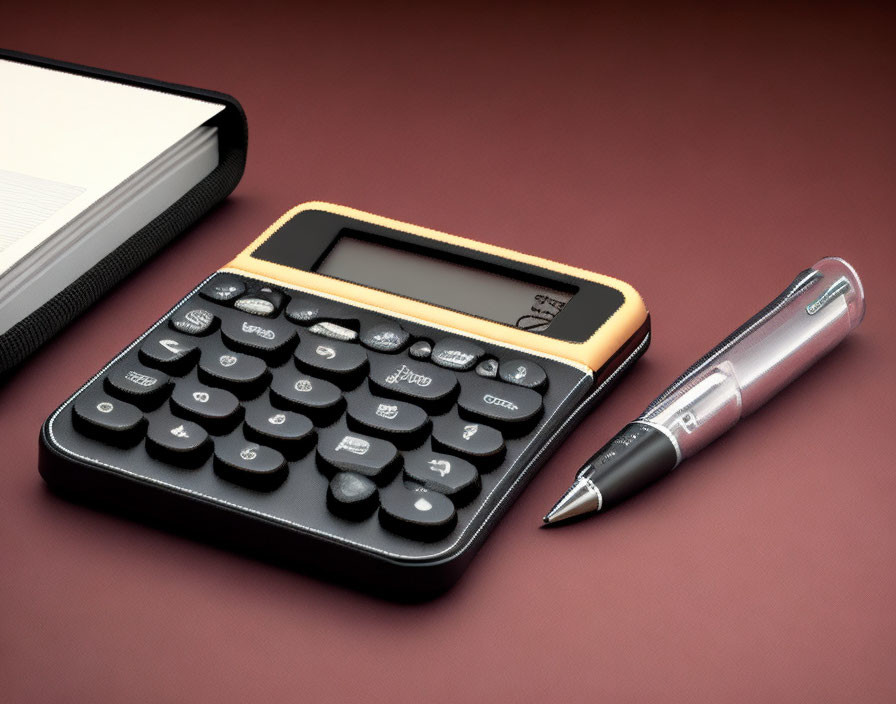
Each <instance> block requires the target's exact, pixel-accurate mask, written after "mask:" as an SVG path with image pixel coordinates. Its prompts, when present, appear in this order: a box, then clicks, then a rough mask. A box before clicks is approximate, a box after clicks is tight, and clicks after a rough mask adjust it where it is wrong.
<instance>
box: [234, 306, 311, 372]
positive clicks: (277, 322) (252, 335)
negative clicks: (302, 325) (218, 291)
mask: <svg viewBox="0 0 896 704" xmlns="http://www.w3.org/2000/svg"><path fill="white" fill-rule="evenodd" d="M221 336H222V337H223V338H224V342H225V343H227V345H228V346H230V347H232V348H233V349H235V350H239V351H241V352H248V353H249V354H252V355H255V356H256V357H261V358H262V359H264V360H266V361H268V362H270V363H272V364H279V363H280V362H284V361H285V360H286V359H288V358H289V354H290V353H291V352H292V349H293V347H294V346H295V344H296V342H297V339H296V329H295V328H294V327H293V326H292V325H290V324H289V323H287V322H286V321H285V320H283V319H282V318H274V319H271V320H259V319H258V318H250V317H248V316H245V317H244V316H233V317H229V318H227V319H226V320H224V322H223V323H221Z"/></svg>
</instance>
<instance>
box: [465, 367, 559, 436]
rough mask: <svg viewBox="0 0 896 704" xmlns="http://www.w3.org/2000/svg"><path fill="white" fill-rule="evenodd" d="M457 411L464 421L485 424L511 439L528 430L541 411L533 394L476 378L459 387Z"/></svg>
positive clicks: (538, 397)
mask: <svg viewBox="0 0 896 704" xmlns="http://www.w3.org/2000/svg"><path fill="white" fill-rule="evenodd" d="M457 407H458V410H459V412H460V415H461V416H463V417H464V418H469V419H471V420H482V421H485V422H486V423H488V424H489V425H491V426H493V427H495V428H498V429H499V430H501V431H502V432H503V433H504V434H505V435H509V436H511V437H517V436H519V435H522V434H523V433H525V432H527V431H529V430H531V429H532V426H534V425H535V423H536V422H537V421H538V419H539V418H540V417H541V412H542V410H543V408H544V406H543V403H542V400H541V394H539V393H538V392H537V391H533V390H532V389H526V388H522V387H519V386H511V385H510V384H505V383H504V382H501V381H493V380H491V379H480V378H476V377H473V378H470V379H468V380H467V382H466V383H465V384H464V385H463V388H462V389H461V391H460V398H458V399H457Z"/></svg>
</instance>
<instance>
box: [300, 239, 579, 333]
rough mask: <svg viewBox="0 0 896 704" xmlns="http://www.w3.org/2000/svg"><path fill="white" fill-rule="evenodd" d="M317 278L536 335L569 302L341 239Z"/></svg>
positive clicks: (548, 290) (532, 287)
mask: <svg viewBox="0 0 896 704" xmlns="http://www.w3.org/2000/svg"><path fill="white" fill-rule="evenodd" d="M316 271H317V273H319V274H324V275H325V276H332V277H334V278H337V279H342V280H344V281H351V282H352V283H356V284H361V285H363V286H369V287H370V288H375V289H380V290H383V291H388V292H390V293H395V294H398V295H399V296H405V297H407V298H414V299H416V300H419V301H423V302H425V303H432V304H433V305H437V306H439V307H441V308H450V309H452V310H456V311H459V312H461V313H468V314H470V315H475V316H477V317H480V318H486V319H488V320H492V321H494V322H497V323H504V324H505V325H512V326H514V327H517V328H521V329H523V330H530V331H532V332H540V331H542V330H545V329H547V327H548V326H549V325H550V324H551V322H552V321H553V319H554V316H556V315H557V313H558V312H560V310H561V309H562V308H563V306H565V305H566V304H567V303H568V302H569V301H570V300H571V298H572V296H573V292H567V291H561V290H559V289H557V288H552V287H548V286H544V285H542V284H541V283H540V282H538V283H533V282H528V281H523V280H521V279H516V278H512V277H510V276H505V275H503V274H496V273H493V272H490V271H485V270H483V269H480V268H477V267H474V266H469V265H466V264H461V263H458V262H455V261H448V260H446V259H442V258H437V257H434V256H429V255H427V254H423V253H421V252H419V251H408V250H406V249H398V248H397V247H391V246H388V245H384V244H380V243H378V242H370V241H367V240H362V239H358V238H356V237H351V236H347V235H341V236H340V237H339V238H338V239H337V240H336V241H335V243H334V245H333V246H332V248H331V249H330V251H329V252H328V253H327V254H326V256H325V257H324V259H323V260H322V261H321V262H320V263H319V264H318V266H317V267H316Z"/></svg>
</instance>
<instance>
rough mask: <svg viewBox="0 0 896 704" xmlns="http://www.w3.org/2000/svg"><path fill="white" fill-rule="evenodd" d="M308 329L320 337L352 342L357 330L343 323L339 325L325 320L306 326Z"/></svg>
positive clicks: (356, 335) (355, 338) (356, 337)
mask: <svg viewBox="0 0 896 704" xmlns="http://www.w3.org/2000/svg"><path fill="white" fill-rule="evenodd" d="M308 331H309V332H313V333H314V334H315V335H320V336H321V337H329V338H330V339H331V340H342V341H343V342H353V341H354V340H357V339H358V331H357V330H353V329H352V328H347V327H345V325H340V324H339V323H331V322H329V321H326V320H325V321H322V322H320V323H314V325H312V326H311V327H310V328H308Z"/></svg>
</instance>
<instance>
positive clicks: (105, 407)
mask: <svg viewBox="0 0 896 704" xmlns="http://www.w3.org/2000/svg"><path fill="white" fill-rule="evenodd" d="M114 409H115V406H113V405H112V404H111V403H109V402H108V401H100V402H99V403H98V404H96V410H98V411H99V412H100V413H111V412H112V411H113V410H114Z"/></svg>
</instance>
